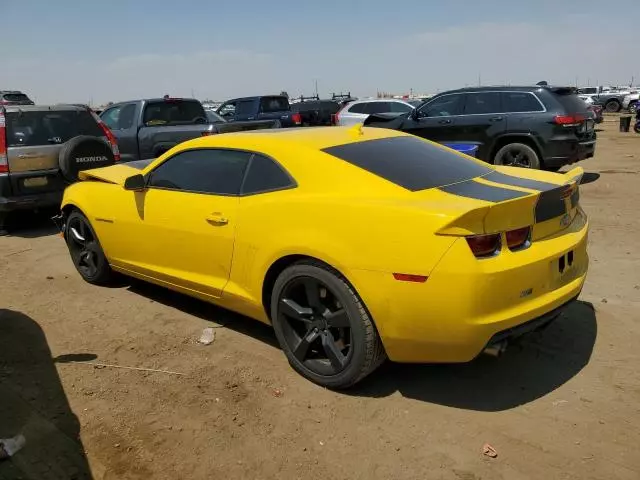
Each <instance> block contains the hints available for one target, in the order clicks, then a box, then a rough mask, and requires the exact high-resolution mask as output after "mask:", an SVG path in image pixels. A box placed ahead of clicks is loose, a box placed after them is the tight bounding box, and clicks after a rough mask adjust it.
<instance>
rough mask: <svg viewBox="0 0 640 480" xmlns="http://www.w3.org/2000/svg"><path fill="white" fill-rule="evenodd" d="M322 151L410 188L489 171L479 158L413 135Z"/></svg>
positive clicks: (467, 177) (412, 189)
mask: <svg viewBox="0 0 640 480" xmlns="http://www.w3.org/2000/svg"><path fill="white" fill-rule="evenodd" d="M323 151H324V152H325V153H328V154H329V155H333V156H334V157H338V158H340V159H342V160H344V161H345V162H349V163H351V164H352V165H355V166H357V167H360V168H362V169H364V170H366V171H368V172H370V173H372V174H374V175H377V176H379V177H381V178H384V179H385V180H388V181H390V182H393V183H395V184H396V185H398V186H400V187H403V188H406V189H407V190H411V191H413V192H415V191H418V190H426V189H428V188H434V187H442V186H445V185H450V184H452V183H458V182H463V181H465V180H470V179H472V178H475V177H478V176H480V175H485V174H487V173H490V172H491V171H492V170H491V169H490V168H489V167H486V166H484V165H483V164H482V163H480V162H479V161H476V160H472V159H470V158H468V157H466V156H464V155H462V154H459V153H456V152H453V151H451V150H449V149H448V148H444V147H442V146H440V145H438V144H436V143H432V142H429V141H426V140H422V139H420V138H417V137H413V136H406V137H405V136H402V137H390V138H380V139H377V140H368V141H365V142H354V143H347V144H345V145H337V146H335V147H329V148H325V149H324V150H323Z"/></svg>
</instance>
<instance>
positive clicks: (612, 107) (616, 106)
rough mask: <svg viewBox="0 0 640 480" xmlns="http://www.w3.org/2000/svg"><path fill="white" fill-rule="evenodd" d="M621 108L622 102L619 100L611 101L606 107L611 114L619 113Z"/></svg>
mask: <svg viewBox="0 0 640 480" xmlns="http://www.w3.org/2000/svg"><path fill="white" fill-rule="evenodd" d="M620 108H621V105H620V102H618V101H617V100H609V101H608V102H607V103H606V104H605V106H604V109H605V110H606V111H607V112H609V113H616V112H619V111H620Z"/></svg>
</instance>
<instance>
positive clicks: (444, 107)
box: [420, 93, 463, 117]
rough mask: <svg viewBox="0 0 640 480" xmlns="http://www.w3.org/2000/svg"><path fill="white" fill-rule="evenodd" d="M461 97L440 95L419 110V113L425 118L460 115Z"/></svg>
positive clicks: (457, 95)
mask: <svg viewBox="0 0 640 480" xmlns="http://www.w3.org/2000/svg"><path fill="white" fill-rule="evenodd" d="M462 100H463V95H461V94H459V93H455V94H448V95H442V96H441V97H437V98H434V99H433V100H432V101H430V102H429V103H427V104H426V105H424V106H423V107H422V108H421V109H420V113H421V114H422V115H423V116H427V117H448V116H451V115H461V114H462V107H463V102H462Z"/></svg>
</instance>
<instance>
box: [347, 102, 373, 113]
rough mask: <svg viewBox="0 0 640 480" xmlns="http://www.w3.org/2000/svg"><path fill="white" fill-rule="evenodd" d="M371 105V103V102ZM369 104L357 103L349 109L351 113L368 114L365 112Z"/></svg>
mask: <svg viewBox="0 0 640 480" xmlns="http://www.w3.org/2000/svg"><path fill="white" fill-rule="evenodd" d="M369 103H370V102H369ZM369 103H367V102H362V103H356V104H354V105H351V106H350V107H349V113H366V112H365V110H366V108H367V106H368V105H369Z"/></svg>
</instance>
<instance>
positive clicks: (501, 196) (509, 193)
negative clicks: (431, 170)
mask: <svg viewBox="0 0 640 480" xmlns="http://www.w3.org/2000/svg"><path fill="white" fill-rule="evenodd" d="M439 189H440V190H442V191H443V192H446V193H451V194H453V195H458V196H460V197H468V198H475V199H477V200H485V201H487V202H504V201H505V200H513V199H514V198H520V197H526V196H527V195H531V193H527V192H519V191H517V190H508V189H506V188H500V187H493V186H491V185H485V184H484V183H480V182H476V181H474V180H468V181H466V182H462V183H456V184H453V185H448V186H446V187H439Z"/></svg>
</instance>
